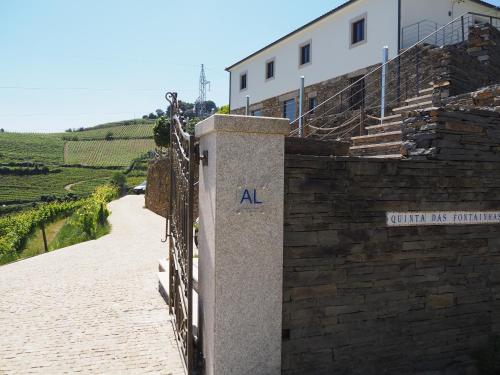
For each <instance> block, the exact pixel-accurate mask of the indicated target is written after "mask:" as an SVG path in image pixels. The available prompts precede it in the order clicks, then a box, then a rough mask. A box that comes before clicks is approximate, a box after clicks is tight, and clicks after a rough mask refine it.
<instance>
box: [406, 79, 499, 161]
mask: <svg viewBox="0 0 500 375" xmlns="http://www.w3.org/2000/svg"><path fill="white" fill-rule="evenodd" d="M447 102H448V104H447V105H446V106H445V107H443V108H439V109H435V110H431V111H423V112H414V113H409V114H408V116H409V117H408V118H406V119H405V120H404V122H403V154H405V155H406V156H407V157H410V158H412V159H414V160H415V159H430V160H464V161H470V160H478V161H500V111H498V109H500V107H498V105H499V104H500V86H492V87H488V88H485V89H482V90H480V91H478V92H474V93H469V94H466V95H461V96H459V97H455V98H449V99H448V100H447Z"/></svg>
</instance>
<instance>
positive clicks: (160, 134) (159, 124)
mask: <svg viewBox="0 0 500 375" xmlns="http://www.w3.org/2000/svg"><path fill="white" fill-rule="evenodd" d="M153 137H154V140H155V143H156V145H157V146H158V147H169V146H170V119H167V118H166V117H165V116H162V117H160V118H159V119H157V120H156V124H155V126H154V128H153Z"/></svg>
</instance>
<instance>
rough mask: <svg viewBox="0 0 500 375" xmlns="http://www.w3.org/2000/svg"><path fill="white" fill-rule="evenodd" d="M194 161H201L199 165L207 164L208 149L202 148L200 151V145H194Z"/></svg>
mask: <svg viewBox="0 0 500 375" xmlns="http://www.w3.org/2000/svg"><path fill="white" fill-rule="evenodd" d="M195 155H196V159H197V160H196V161H197V162H198V163H201V165H208V150H203V151H202V152H200V145H199V144H197V145H196V149H195Z"/></svg>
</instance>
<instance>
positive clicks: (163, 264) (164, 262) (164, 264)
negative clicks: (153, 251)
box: [158, 258, 169, 272]
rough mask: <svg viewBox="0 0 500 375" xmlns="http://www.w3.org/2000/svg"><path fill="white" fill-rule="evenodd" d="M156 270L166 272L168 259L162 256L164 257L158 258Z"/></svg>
mask: <svg viewBox="0 0 500 375" xmlns="http://www.w3.org/2000/svg"><path fill="white" fill-rule="evenodd" d="M158 263H159V264H158V271H159V272H168V270H169V266H168V264H169V263H168V259H166V258H164V259H160V261H159V262H158Z"/></svg>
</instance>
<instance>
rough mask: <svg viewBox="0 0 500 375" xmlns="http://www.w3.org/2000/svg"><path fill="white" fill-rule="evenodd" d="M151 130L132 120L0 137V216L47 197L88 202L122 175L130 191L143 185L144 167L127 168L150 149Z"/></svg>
mask: <svg viewBox="0 0 500 375" xmlns="http://www.w3.org/2000/svg"><path fill="white" fill-rule="evenodd" d="M153 127H154V122H152V121H151V120H135V121H134V120H131V121H123V122H117V123H109V124H103V125H99V126H97V127H94V128H88V129H85V130H83V131H72V132H66V133H52V134H27V133H0V181H1V182H0V215H2V214H3V213H7V212H11V211H15V210H18V209H23V208H26V207H31V205H32V204H33V203H35V202H39V201H41V200H42V199H47V197H49V199H53V198H60V197H63V196H65V195H67V194H68V193H72V194H74V195H77V196H82V197H83V196H87V195H89V194H90V193H91V192H92V191H93V190H94V188H95V187H96V186H99V185H102V184H105V183H107V182H109V180H110V179H111V177H112V176H113V174H115V173H116V172H117V171H118V172H119V171H122V172H126V173H127V184H128V185H129V186H134V185H135V184H138V181H139V182H142V181H143V180H145V176H146V165H145V163H134V164H132V162H133V161H134V160H138V159H144V158H147V155H148V153H149V151H152V150H154V149H155V144H154V140H153ZM131 165H134V168H132V169H131V168H130V167H131ZM35 169H36V171H35ZM42 169H43V171H42V172H41V170H42Z"/></svg>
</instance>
